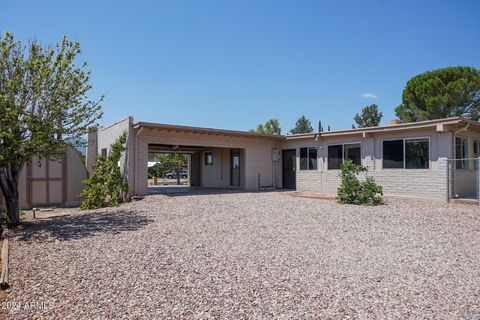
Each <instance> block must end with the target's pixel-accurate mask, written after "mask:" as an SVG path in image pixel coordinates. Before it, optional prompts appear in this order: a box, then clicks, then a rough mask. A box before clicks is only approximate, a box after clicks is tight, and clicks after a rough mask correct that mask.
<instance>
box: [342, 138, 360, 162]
mask: <svg viewBox="0 0 480 320" xmlns="http://www.w3.org/2000/svg"><path fill="white" fill-rule="evenodd" d="M343 149H344V150H345V151H344V154H345V157H344V158H345V160H352V161H353V163H356V164H360V165H361V164H362V152H361V150H360V143H350V144H344V145H343Z"/></svg>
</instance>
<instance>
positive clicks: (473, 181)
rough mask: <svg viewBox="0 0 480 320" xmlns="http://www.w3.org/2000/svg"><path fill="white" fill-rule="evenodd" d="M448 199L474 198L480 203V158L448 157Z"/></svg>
mask: <svg viewBox="0 0 480 320" xmlns="http://www.w3.org/2000/svg"><path fill="white" fill-rule="evenodd" d="M446 169H447V190H446V200H447V202H449V201H451V200H474V201H478V204H479V205H480V158H465V159H447V166H446Z"/></svg>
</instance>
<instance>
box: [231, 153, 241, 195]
mask: <svg viewBox="0 0 480 320" xmlns="http://www.w3.org/2000/svg"><path fill="white" fill-rule="evenodd" d="M230 185H231V186H233V187H240V150H231V151H230Z"/></svg>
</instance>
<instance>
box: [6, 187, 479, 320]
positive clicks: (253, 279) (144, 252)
mask: <svg viewBox="0 0 480 320" xmlns="http://www.w3.org/2000/svg"><path fill="white" fill-rule="evenodd" d="M11 249H12V252H11V274H10V279H11V286H12V287H11V289H9V291H8V296H7V303H10V305H9V307H10V309H11V310H10V315H11V316H12V317H13V318H15V319H41V318H55V319H121V318H125V319H127V318H129V319H142V318H144V319H161V318H229V319H239V318H240V319H241V318H249V319H251V318H253V319H264V318H275V319H291V318H296V319H308V318H323V319H328V318H330V319H338V318H341V319H345V318H347V319H348V318H351V319H399V318H402V319H403V318H412V319H433V318H437V319H462V318H463V319H480V209H479V208H478V207H476V206H467V205H455V206H446V205H442V204H433V203H428V202H417V201H406V200H404V201H400V200H396V201H390V202H389V203H388V204H387V205H382V206H378V207H358V206H348V205H340V204H337V203H335V202H332V201H325V200H315V199H304V198H294V197H290V196H287V195H286V194H282V193H223V194H215V193H213V194H189V195H185V194H183V195H179V196H165V195H155V196H150V197H147V198H146V199H144V200H143V201H140V202H134V203H130V204H126V205H123V206H121V207H119V208H114V209H106V210H98V211H92V212H76V211H74V212H72V215H71V216H69V217H63V218H57V219H55V220H50V221H37V222H35V223H33V224H32V225H30V226H29V227H27V228H26V229H25V230H24V231H21V232H18V234H17V235H16V238H15V239H14V240H13V241H12V244H11ZM32 302H33V303H36V305H34V306H33V307H30V308H25V303H32ZM42 303H43V305H42ZM42 306H43V307H44V309H43V310H39V309H41V307H42Z"/></svg>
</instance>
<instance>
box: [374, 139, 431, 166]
mask: <svg viewBox="0 0 480 320" xmlns="http://www.w3.org/2000/svg"><path fill="white" fill-rule="evenodd" d="M421 139H426V140H428V168H427V169H407V168H405V141H407V140H421ZM396 140H403V168H384V167H383V142H384V141H396ZM431 155H432V143H431V141H430V137H428V136H427V137H408V138H388V139H382V170H408V171H411V170H417V171H419V170H423V171H427V170H431V169H432V157H431Z"/></svg>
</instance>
